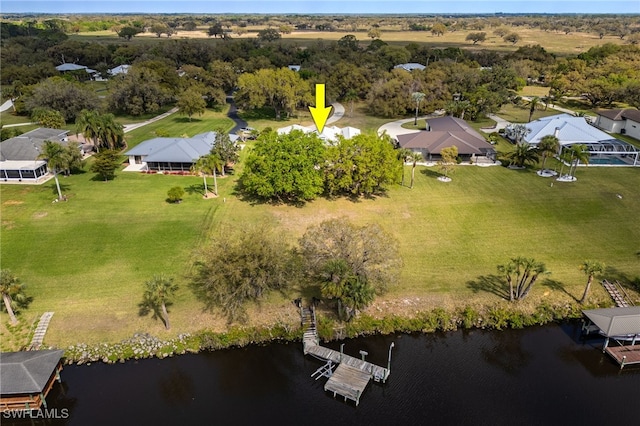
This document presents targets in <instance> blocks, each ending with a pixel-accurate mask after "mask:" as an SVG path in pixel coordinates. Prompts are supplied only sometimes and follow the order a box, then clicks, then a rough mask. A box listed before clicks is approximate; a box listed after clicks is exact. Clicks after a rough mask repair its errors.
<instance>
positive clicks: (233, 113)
mask: <svg viewBox="0 0 640 426" xmlns="http://www.w3.org/2000/svg"><path fill="white" fill-rule="evenodd" d="M227 103H228V104H229V112H228V113H227V117H229V118H230V119H232V120H233V122H234V123H235V124H236V125H235V126H234V127H233V129H231V130H230V131H229V134H230V135H233V134H236V133H237V132H238V130H240V129H242V128H243V127H248V126H249V124H248V123H247V122H246V121H244V120H243V119H242V118H240V117H238V108H236V103H235V102H233V96H227Z"/></svg>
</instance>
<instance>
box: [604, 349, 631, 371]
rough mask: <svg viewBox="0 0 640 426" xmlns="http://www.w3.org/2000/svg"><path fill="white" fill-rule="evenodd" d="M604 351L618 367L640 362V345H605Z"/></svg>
mask: <svg viewBox="0 0 640 426" xmlns="http://www.w3.org/2000/svg"><path fill="white" fill-rule="evenodd" d="M605 352H606V353H608V354H609V355H611V356H612V357H613V359H615V360H616V362H617V363H618V364H620V369H622V368H624V366H625V365H632V364H640V345H625V346H607V347H606V348H605Z"/></svg>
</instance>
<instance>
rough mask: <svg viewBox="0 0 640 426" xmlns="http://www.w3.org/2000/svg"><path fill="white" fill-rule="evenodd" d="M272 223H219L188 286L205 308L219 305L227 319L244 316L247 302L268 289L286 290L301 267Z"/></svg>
mask: <svg viewBox="0 0 640 426" xmlns="http://www.w3.org/2000/svg"><path fill="white" fill-rule="evenodd" d="M270 229H271V228H270V227H268V226H267V227H264V226H261V227H258V226H254V227H245V226H243V228H242V229H234V228H229V227H228V226H223V227H221V229H220V232H219V233H218V234H217V235H216V237H215V238H214V239H213V241H211V243H209V245H208V246H207V247H206V248H205V249H204V250H203V251H202V253H201V254H200V259H199V260H198V261H197V262H196V264H195V272H194V274H193V276H192V278H191V284H190V286H191V288H192V290H193V292H194V293H195V295H196V297H198V299H199V300H200V301H201V302H202V303H204V306H205V308H206V309H208V310H213V309H214V308H220V309H221V310H222V313H223V314H224V315H225V316H226V318H227V320H228V321H229V322H234V321H244V320H246V318H247V312H246V306H247V304H248V303H250V302H259V301H260V300H261V299H262V298H264V297H265V296H267V294H268V293H269V292H271V291H274V290H277V291H286V290H287V289H288V288H289V287H290V286H291V285H292V284H293V283H296V282H297V281H298V279H297V277H298V272H297V271H299V270H300V269H299V268H298V267H297V265H296V260H295V259H296V257H295V256H294V255H293V253H292V249H291V247H290V246H289V245H288V244H287V243H286V242H285V240H284V238H283V235H282V234H276V233H275V232H273V231H271V230H270Z"/></svg>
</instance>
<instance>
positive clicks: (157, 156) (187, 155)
mask: <svg viewBox="0 0 640 426" xmlns="http://www.w3.org/2000/svg"><path fill="white" fill-rule="evenodd" d="M229 138H230V139H231V141H232V142H234V143H235V142H236V141H237V140H238V139H239V137H238V136H237V135H233V134H232V135H229ZM215 142H216V132H206V133H201V134H199V135H195V136H193V137H191V138H153V139H149V140H146V141H144V142H142V143H140V144H139V145H137V146H135V147H134V148H132V149H130V150H129V151H127V152H125V153H124V155H127V156H128V157H129V166H127V167H126V168H125V169H124V171H126V172H130V171H154V172H168V173H176V172H180V173H182V172H189V171H190V170H191V167H192V166H193V164H194V163H195V162H196V161H197V160H198V158H200V157H202V156H204V155H207V154H209V153H210V152H211V149H212V148H213V147H214V146H215Z"/></svg>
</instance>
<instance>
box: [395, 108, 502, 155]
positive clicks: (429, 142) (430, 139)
mask: <svg viewBox="0 0 640 426" xmlns="http://www.w3.org/2000/svg"><path fill="white" fill-rule="evenodd" d="M427 124H428V125H429V129H430V130H423V131H420V132H418V133H408V134H404V135H398V136H397V139H398V143H399V144H400V146H401V147H402V148H407V149H424V150H426V151H427V152H428V153H430V154H440V152H441V151H442V149H444V148H449V147H452V146H456V147H457V148H458V153H459V154H462V155H472V154H476V155H487V154H489V153H493V152H494V151H495V150H494V149H493V146H492V145H491V144H490V143H488V142H487V141H486V140H485V139H484V138H483V137H482V136H481V135H480V134H479V133H478V132H476V131H475V130H474V129H472V128H471V127H469V125H468V124H467V123H466V122H465V121H464V120H461V119H459V118H456V117H451V116H447V117H438V118H432V119H429V120H427Z"/></svg>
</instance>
